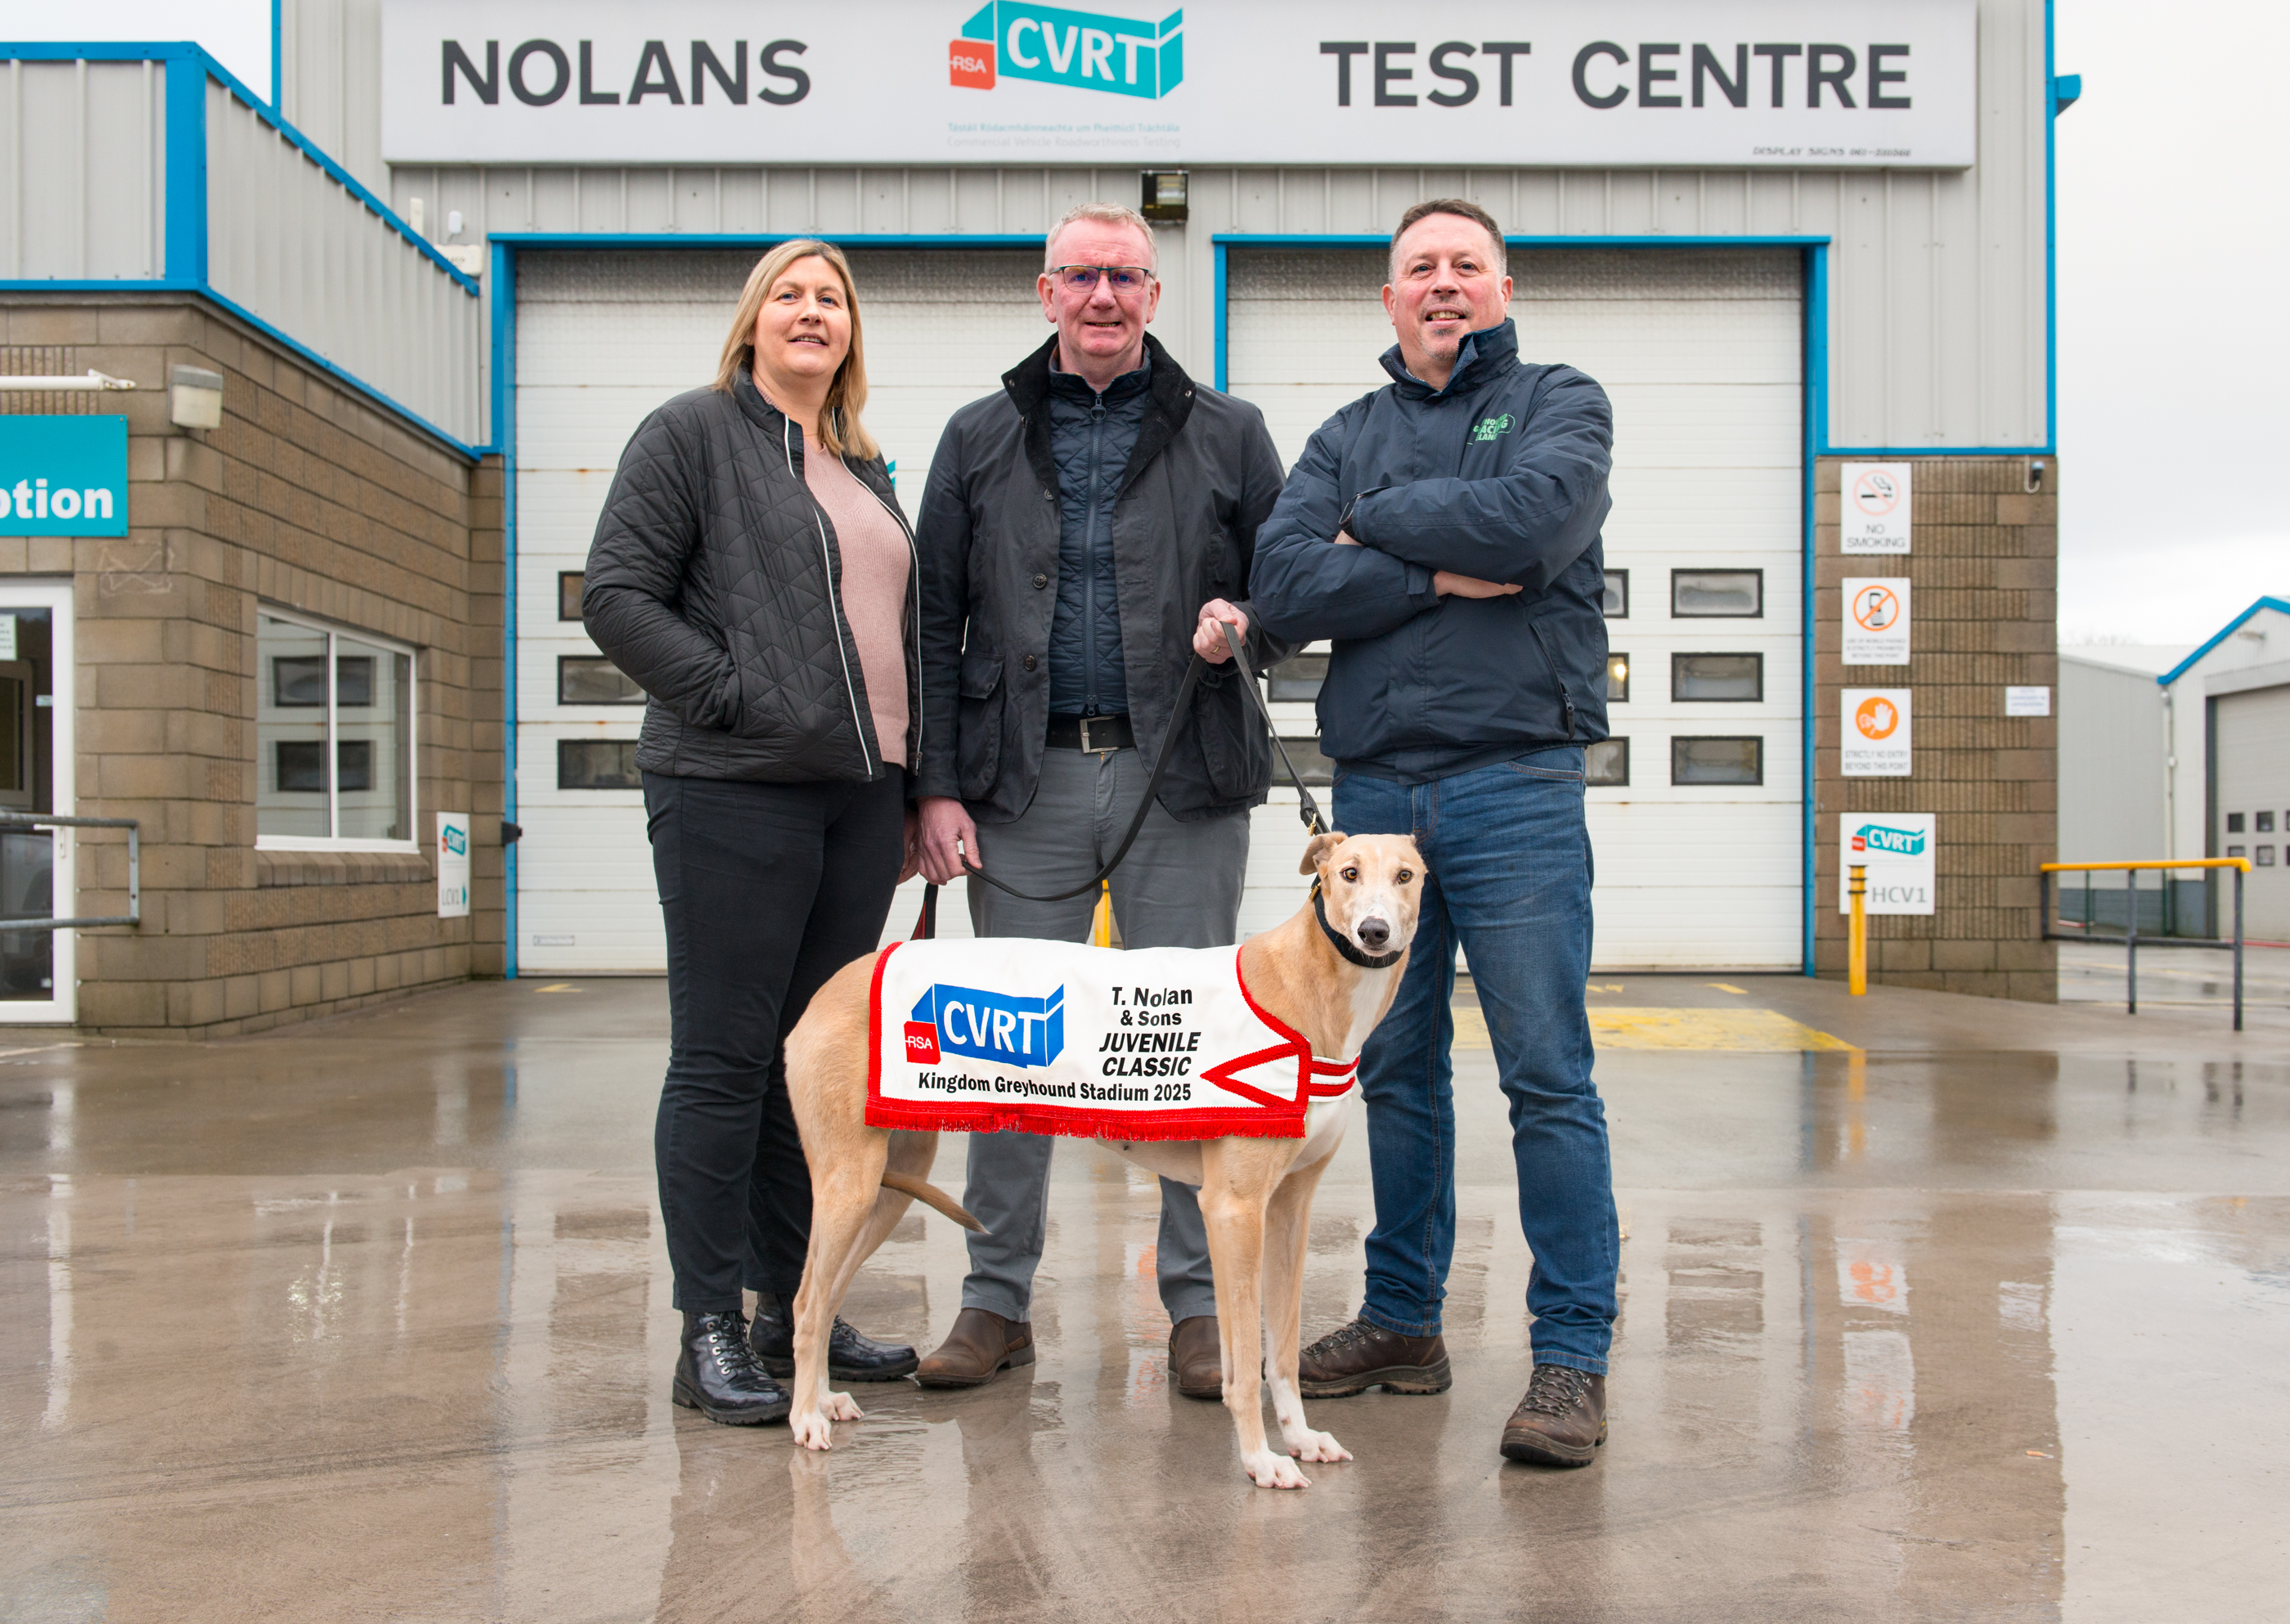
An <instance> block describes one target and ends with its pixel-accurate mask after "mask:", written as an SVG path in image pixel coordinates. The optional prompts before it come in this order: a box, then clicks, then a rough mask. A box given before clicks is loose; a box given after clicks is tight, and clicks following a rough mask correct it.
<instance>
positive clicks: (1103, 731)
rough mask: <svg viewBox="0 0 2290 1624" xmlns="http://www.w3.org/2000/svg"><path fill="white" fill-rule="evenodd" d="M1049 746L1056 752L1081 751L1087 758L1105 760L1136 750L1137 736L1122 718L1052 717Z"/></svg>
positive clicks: (1125, 719)
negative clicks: (1119, 751) (1123, 752)
mask: <svg viewBox="0 0 2290 1624" xmlns="http://www.w3.org/2000/svg"><path fill="white" fill-rule="evenodd" d="M1047 742H1048V744H1049V746H1050V748H1052V749H1053V750H1079V751H1081V752H1082V753H1083V754H1084V755H1085V756H1105V755H1109V754H1110V753H1111V752H1113V751H1115V750H1133V749H1135V748H1137V735H1136V733H1135V732H1132V731H1131V729H1130V726H1129V718H1128V717H1127V716H1052V717H1051V718H1050V731H1049V735H1048V740H1047Z"/></svg>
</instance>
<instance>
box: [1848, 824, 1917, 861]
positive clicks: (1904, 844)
mask: <svg viewBox="0 0 2290 1624" xmlns="http://www.w3.org/2000/svg"><path fill="white" fill-rule="evenodd" d="M1853 849H1854V851H1856V852H1888V853H1890V854H1891V855H1892V856H1894V857H1922V856H1923V855H1924V852H1925V836H1924V831H1923V830H1922V829H1894V828H1886V827H1885V826H1884V825H1883V824H1881V823H1864V824H1862V826H1861V832H1860V833H1859V834H1857V835H1855V836H1853Z"/></svg>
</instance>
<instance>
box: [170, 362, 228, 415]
mask: <svg viewBox="0 0 2290 1624" xmlns="http://www.w3.org/2000/svg"><path fill="white" fill-rule="evenodd" d="M167 417H168V420H170V421H171V422H172V423H173V424H174V425H175V427H176V428H221V427H222V374H221V373H220V372H209V371H207V370H206V368H204V367H203V366H177V367H171V368H169V369H168V372H167Z"/></svg>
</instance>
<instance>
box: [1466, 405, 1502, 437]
mask: <svg viewBox="0 0 2290 1624" xmlns="http://www.w3.org/2000/svg"><path fill="white" fill-rule="evenodd" d="M1509 432H1510V413H1509V412H1504V413H1503V414H1502V415H1501V417H1483V418H1481V419H1480V420H1478V423H1477V426H1476V427H1474V428H1472V430H1471V438H1473V439H1474V440H1492V439H1493V438H1494V437H1495V436H1497V435H1499V434H1509Z"/></svg>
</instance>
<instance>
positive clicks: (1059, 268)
mask: <svg viewBox="0 0 2290 1624" xmlns="http://www.w3.org/2000/svg"><path fill="white" fill-rule="evenodd" d="M1048 275H1049V276H1051V277H1052V279H1053V280H1054V281H1055V282H1056V283H1057V284H1058V285H1059V286H1060V287H1061V288H1063V289H1065V291H1066V292H1069V293H1088V292H1095V291H1096V288H1097V279H1098V278H1099V277H1100V276H1102V277H1104V278H1105V279H1106V281H1107V282H1109V284H1112V287H1113V293H1114V297H1115V298H1117V299H1118V298H1122V297H1124V296H1125V295H1127V294H1131V293H1141V292H1144V291H1145V284H1147V283H1149V282H1150V281H1152V280H1153V273H1152V272H1151V271H1150V270H1149V269H1147V268H1145V267H1144V266H1142V265H1053V266H1051V267H1050V268H1049V272H1048Z"/></svg>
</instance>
